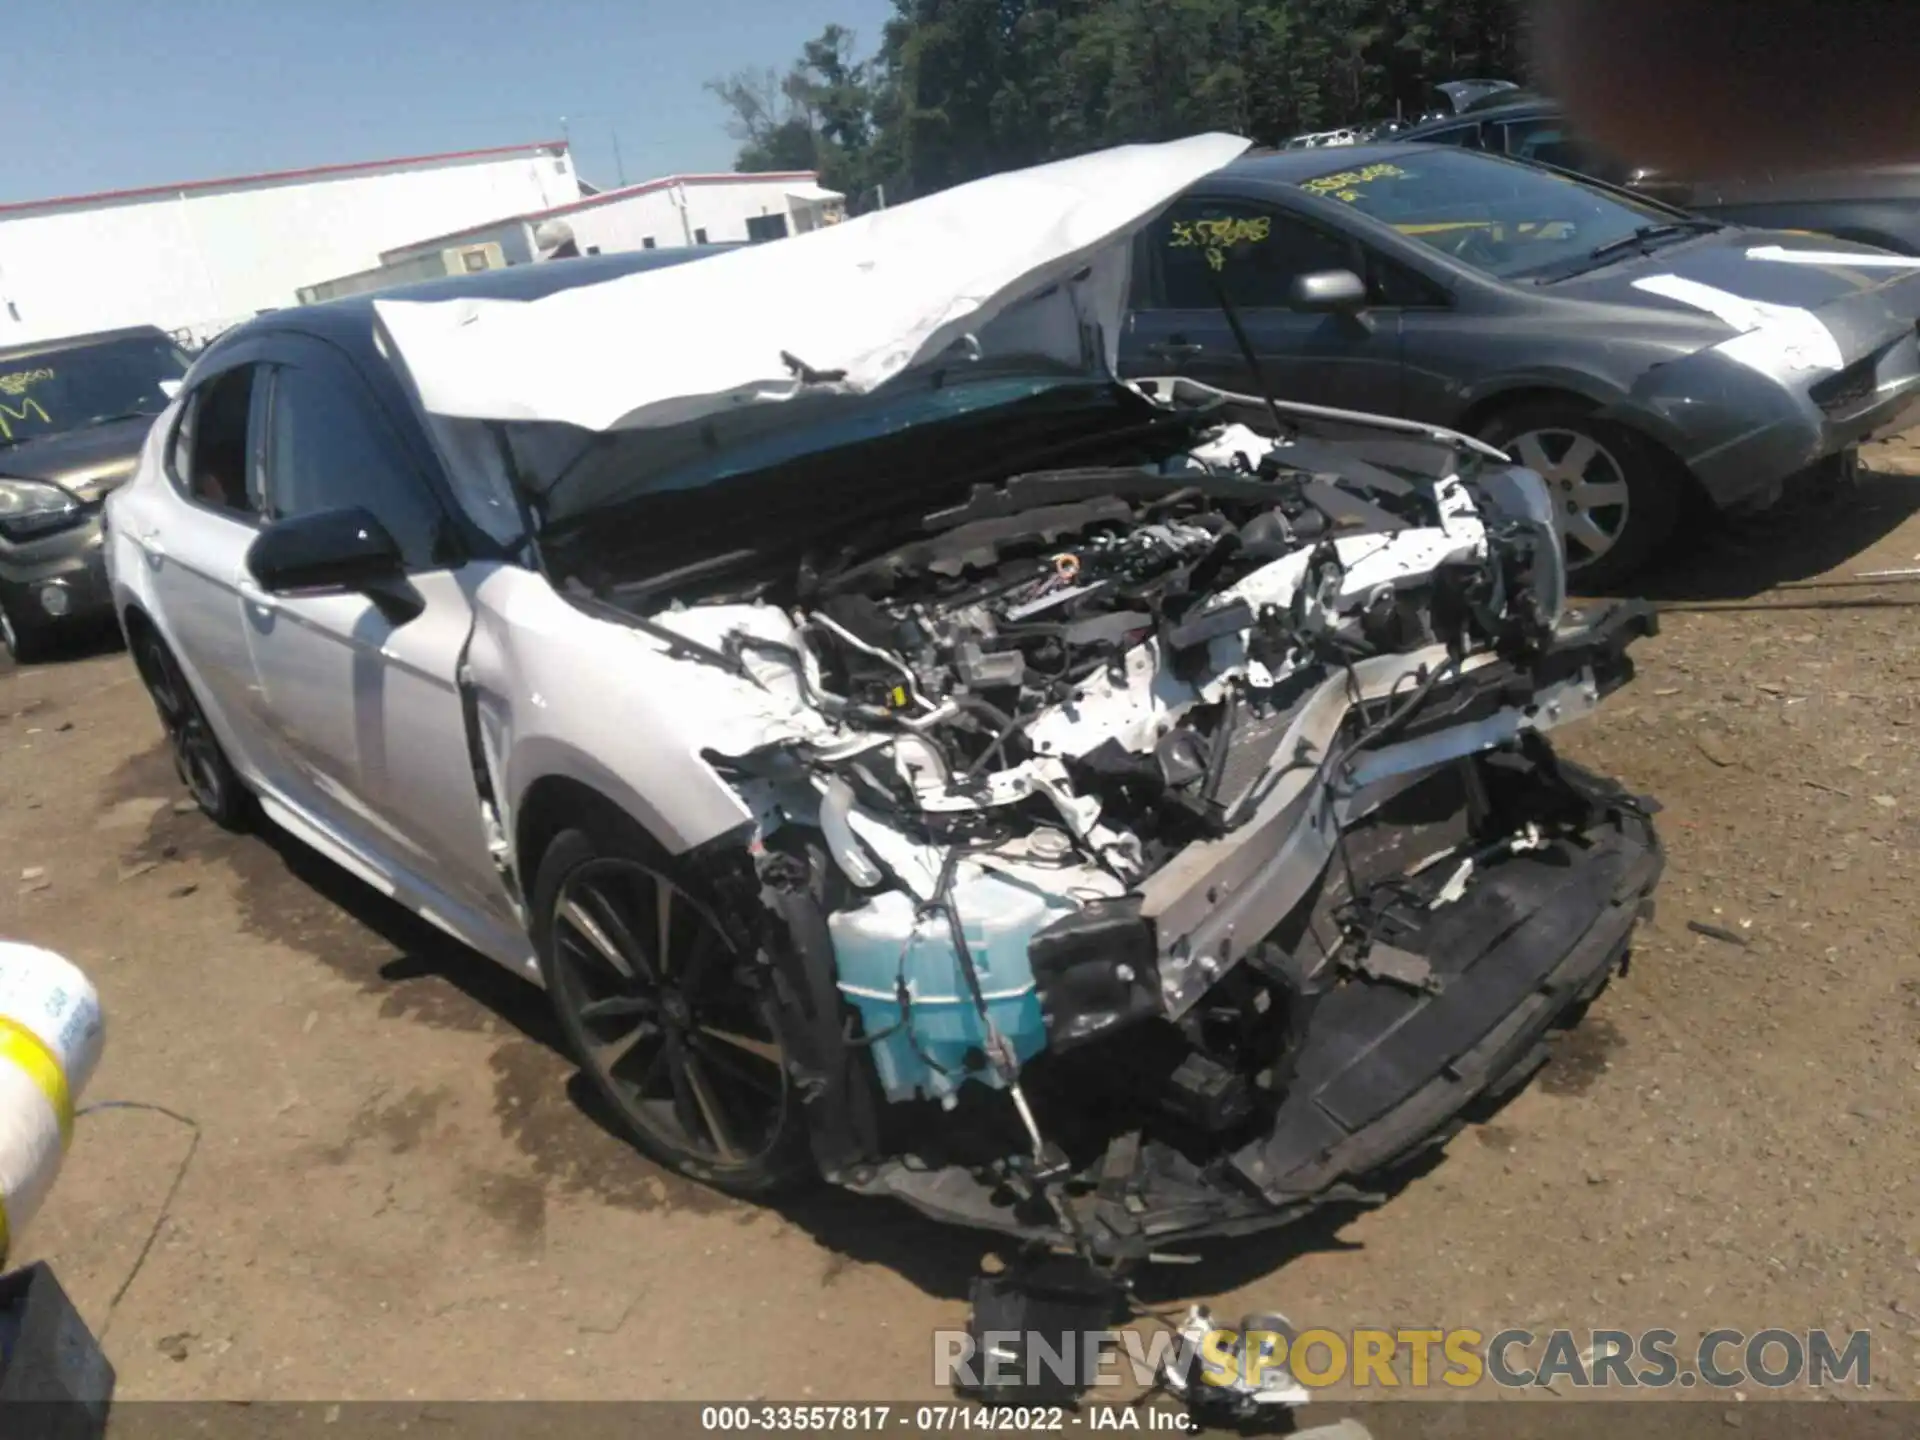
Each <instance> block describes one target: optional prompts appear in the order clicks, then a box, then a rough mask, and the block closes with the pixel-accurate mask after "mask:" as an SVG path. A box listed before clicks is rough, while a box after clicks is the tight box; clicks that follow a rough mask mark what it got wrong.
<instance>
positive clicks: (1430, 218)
mask: <svg viewBox="0 0 1920 1440" xmlns="http://www.w3.org/2000/svg"><path fill="white" fill-rule="evenodd" d="M1300 188H1301V189H1303V190H1305V191H1306V192H1307V193H1308V194H1310V195H1318V196H1321V197H1323V198H1325V199H1328V200H1332V201H1335V202H1337V203H1339V204H1342V205H1348V206H1351V207H1352V208H1353V209H1355V210H1357V211H1358V212H1360V213H1361V214H1362V215H1365V216H1367V217H1368V218H1370V219H1373V220H1378V221H1380V222H1382V223H1383V224H1387V225H1391V226H1392V227H1393V228H1394V229H1396V230H1398V231H1399V232H1400V233H1401V234H1403V235H1406V236H1408V237H1410V238H1411V239H1414V240H1418V241H1420V242H1421V243H1422V244H1424V245H1430V246H1432V247H1433V248H1434V249H1436V250H1439V251H1442V252H1444V253H1445V254H1447V255H1451V256H1452V257H1453V258H1454V259H1456V260H1459V261H1461V262H1462V263H1463V264H1467V265H1471V266H1472V267H1473V268H1474V269H1476V270H1481V271H1484V272H1486V273H1487V274H1489V275H1497V276H1499V277H1501V278H1502V279H1508V280H1513V279H1532V280H1538V281H1548V280H1554V279H1561V278H1564V277H1565V276H1567V275H1570V274H1575V273H1578V272H1579V271H1581V270H1585V269H1588V268H1591V267H1592V266H1594V265H1598V264H1603V263H1606V262H1607V261H1609V260H1611V259H1613V258H1614V257H1616V256H1623V255H1626V254H1628V253H1631V252H1632V251H1635V250H1641V249H1647V248H1652V247H1654V246H1657V245H1660V244H1665V243H1670V242H1672V241H1674V240H1678V239H1684V238H1686V236H1688V235H1691V234H1696V233H1699V232H1700V231H1702V230H1708V229H1715V228H1718V227H1716V226H1714V225H1713V224H1712V223H1711V222H1707V221H1700V220H1696V219H1694V218H1692V217H1689V216H1683V215H1680V214H1678V213H1676V212H1674V211H1670V210H1666V209H1664V208H1661V207H1659V206H1656V205H1651V204H1646V205H1643V204H1640V203H1638V202H1636V201H1634V200H1631V199H1628V198H1626V197H1624V196H1620V195H1615V194H1613V193H1611V192H1608V191H1605V190H1601V189H1597V188H1595V187H1593V186H1590V185H1585V184H1582V183H1581V182H1579V181H1578V180H1574V179H1571V178H1569V177H1567V176H1563V175H1561V174H1559V173H1557V172H1554V171H1551V170H1542V169H1537V168H1535V167H1533V166H1530V165H1522V164H1517V163H1514V162H1512V161H1507V160H1501V159H1497V158H1494V157H1491V156H1486V155H1479V154H1475V153H1474V152H1472V151H1467V150H1446V149H1433V150H1410V151H1409V153H1408V154H1407V155H1406V157H1405V158H1404V159H1400V158H1396V159H1395V160H1393V161H1391V162H1380V163H1372V164H1364V165H1354V166H1350V167H1348V168H1345V169H1339V170H1329V171H1327V172H1326V173H1325V174H1323V175H1316V176H1314V177H1313V178H1312V179H1309V180H1304V181H1302V182H1301V183H1300Z"/></svg>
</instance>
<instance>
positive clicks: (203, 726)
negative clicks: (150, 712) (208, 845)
mask: <svg viewBox="0 0 1920 1440" xmlns="http://www.w3.org/2000/svg"><path fill="white" fill-rule="evenodd" d="M134 657H135V660H136V661H137V663H138V665H139V669H140V678H141V679H143V680H144V681H146V685H147V693H148V694H149V695H151V696H152V697H153V706H154V709H156V710H158V711H159V712H160V724H161V725H162V726H163V727H164V728H165V730H166V732H167V744H168V745H169V747H170V748H171V749H172V751H173V768H174V769H175V770H177V771H178V772H179V774H180V779H181V782H182V783H183V784H184V785H185V786H186V787H187V791H188V793H189V794H191V795H192V796H193V799H194V803H195V804H197V805H198V806H199V807H200V808H201V809H202V810H203V811H205V812H206V814H207V817H208V818H209V819H211V820H212V821H213V822H214V823H215V824H216V825H219V826H221V827H222V828H224V829H228V830H238V829H241V828H243V827H244V825H245V823H246V820H247V805H248V796H247V792H246V787H245V786H244V785H242V784H241V783H240V777H239V775H237V774H236V773H235V772H234V768H233V765H232V764H231V763H230V762H229V761H228V759H227V756H226V752H225V751H224V750H222V749H221V748H220V742H219V740H218V739H216V738H215V736H214V733H213V727H212V726H210V725H209V724H208V723H207V717H206V715H205V713H204V712H203V711H202V710H201V709H200V704H199V702H198V701H197V700H195V699H194V698H193V689H192V687H191V686H189V685H188V684H187V677H186V676H185V675H184V674H183V673H182V672H181V670H180V666H179V663H178V662H177V661H176V660H175V659H174V658H173V652H172V651H171V650H169V649H168V648H167V645H166V642H165V641H163V640H162V639H161V638H160V637H159V636H158V635H154V634H147V635H144V636H142V637H141V638H140V641H139V643H138V645H137V646H136V647H135V650H134Z"/></svg>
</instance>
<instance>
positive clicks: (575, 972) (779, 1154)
mask: <svg viewBox="0 0 1920 1440" xmlns="http://www.w3.org/2000/svg"><path fill="white" fill-rule="evenodd" d="M626 829H627V827H624V826H622V827H614V826H598V827H595V829H594V830H592V831H589V830H584V829H582V830H567V831H564V832H562V833H561V834H560V835H558V836H557V837H555V839H554V841H553V843H552V844H551V845H550V846H548V848H547V851H546V853H545V854H544V855H543V856H542V857H541V860H540V866H539V871H538V874H537V876H536V878H535V880H534V887H533V917H534V934H533V939H534V945H535V949H536V950H537V952H538V954H539V957H540V973H541V976H542V978H543V979H544V980H545V981H546V986H547V993H548V996H549V997H550V998H551V1000H552V1002H553V1008H554V1014H555V1016H556V1018H557V1019H558V1021H559V1024H560V1029H561V1032H562V1033H563V1034H564V1035H565V1037H566V1041H567V1047H568V1049H569V1050H570V1051H571V1052H572V1056H573V1059H574V1061H575V1063H577V1064H578V1065H579V1066H580V1068H581V1070H582V1071H584V1072H585V1073H586V1075H587V1077H588V1078H589V1079H590V1080H591V1081H592V1082H593V1085H594V1088H595V1089H596V1090H598V1091H599V1093H600V1095H601V1096H602V1098H604V1099H605V1101H606V1102H607V1104H608V1105H609V1106H611V1107H612V1109H613V1111H614V1113H615V1114H616V1115H617V1116H619V1118H620V1121H621V1124H622V1127H623V1128H624V1129H625V1131H626V1133H627V1136H628V1138H629V1139H631V1140H632V1141H633V1143H634V1145H635V1146H637V1147H638V1148H639V1149H640V1150H641V1151H642V1152H644V1153H645V1154H646V1155H648V1156H650V1157H651V1158H652V1159H654V1160H656V1161H658V1162H659V1163H660V1164H662V1165H664V1166H667V1167H668V1168H670V1169H673V1170H678V1171H680V1172H682V1173H683V1174H686V1175H690V1176H692V1177H694V1178H695V1179H698V1180H701V1181H703V1182H705V1183H706V1184H709V1185H711V1186H713V1187H714V1188H715V1189H718V1190H723V1191H726V1192H727V1193H729V1194H732V1195H739V1196H743V1197H747V1198H751V1199H763V1198H766V1197H768V1196H771V1195H774V1194H777V1193H780V1192H782V1191H784V1190H787V1189H790V1188H792V1187H794V1186H795V1185H797V1184H799V1183H801V1182H802V1181H804V1180H805V1179H806V1178H807V1176H808V1175H809V1174H810V1173H811V1170H812V1163H811V1158H810V1149H809V1143H808V1135H807V1127H806V1120H805V1117H804V1116H803V1115H802V1114H801V1110H800V1096H799V1094H798V1092H797V1090H796V1088H795V1086H794V1084H793V1080H792V1077H791V1075H790V1074H789V1070H788V1065H787V1058H786V1057H787V1053H788V1051H787V1046H786V1044H785V1043H784V1040H783V1037H782V1034H781V1022H780V1016H779V1009H778V1006H777V1005H776V1003H775V1000H774V993H773V987H772V984H771V983H770V976H769V975H768V973H767V972H766V970H765V969H764V968H763V967H762V966H761V965H759V964H758V963H757V961H756V960H755V958H754V957H753V956H751V955H748V954H744V953H742V950H741V947H740V946H739V945H738V944H737V943H736V942H735V941H734V940H733V939H732V938H731V937H730V935H729V932H728V930H727V928H726V927H725V926H724V925H722V924H721V923H720V921H719V920H718V918H717V917H716V915H715V913H714V910H713V909H712V907H711V905H710V904H709V902H708V900H707V899H706V897H705V896H703V895H702V894H701V887H700V886H699V885H698V884H697V883H696V882H695V881H694V880H693V879H692V878H691V877H689V876H688V875H686V874H684V873H679V869H678V867H677V866H675V865H674V863H673V862H672V861H670V860H668V859H666V858H665V857H663V856H660V855H658V854H657V853H654V847H653V846H651V845H649V844H647V843H646V842H645V839H644V837H643V836H640V835H638V834H627V833H618V832H621V831H624V830H626ZM603 832H612V833H603Z"/></svg>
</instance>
